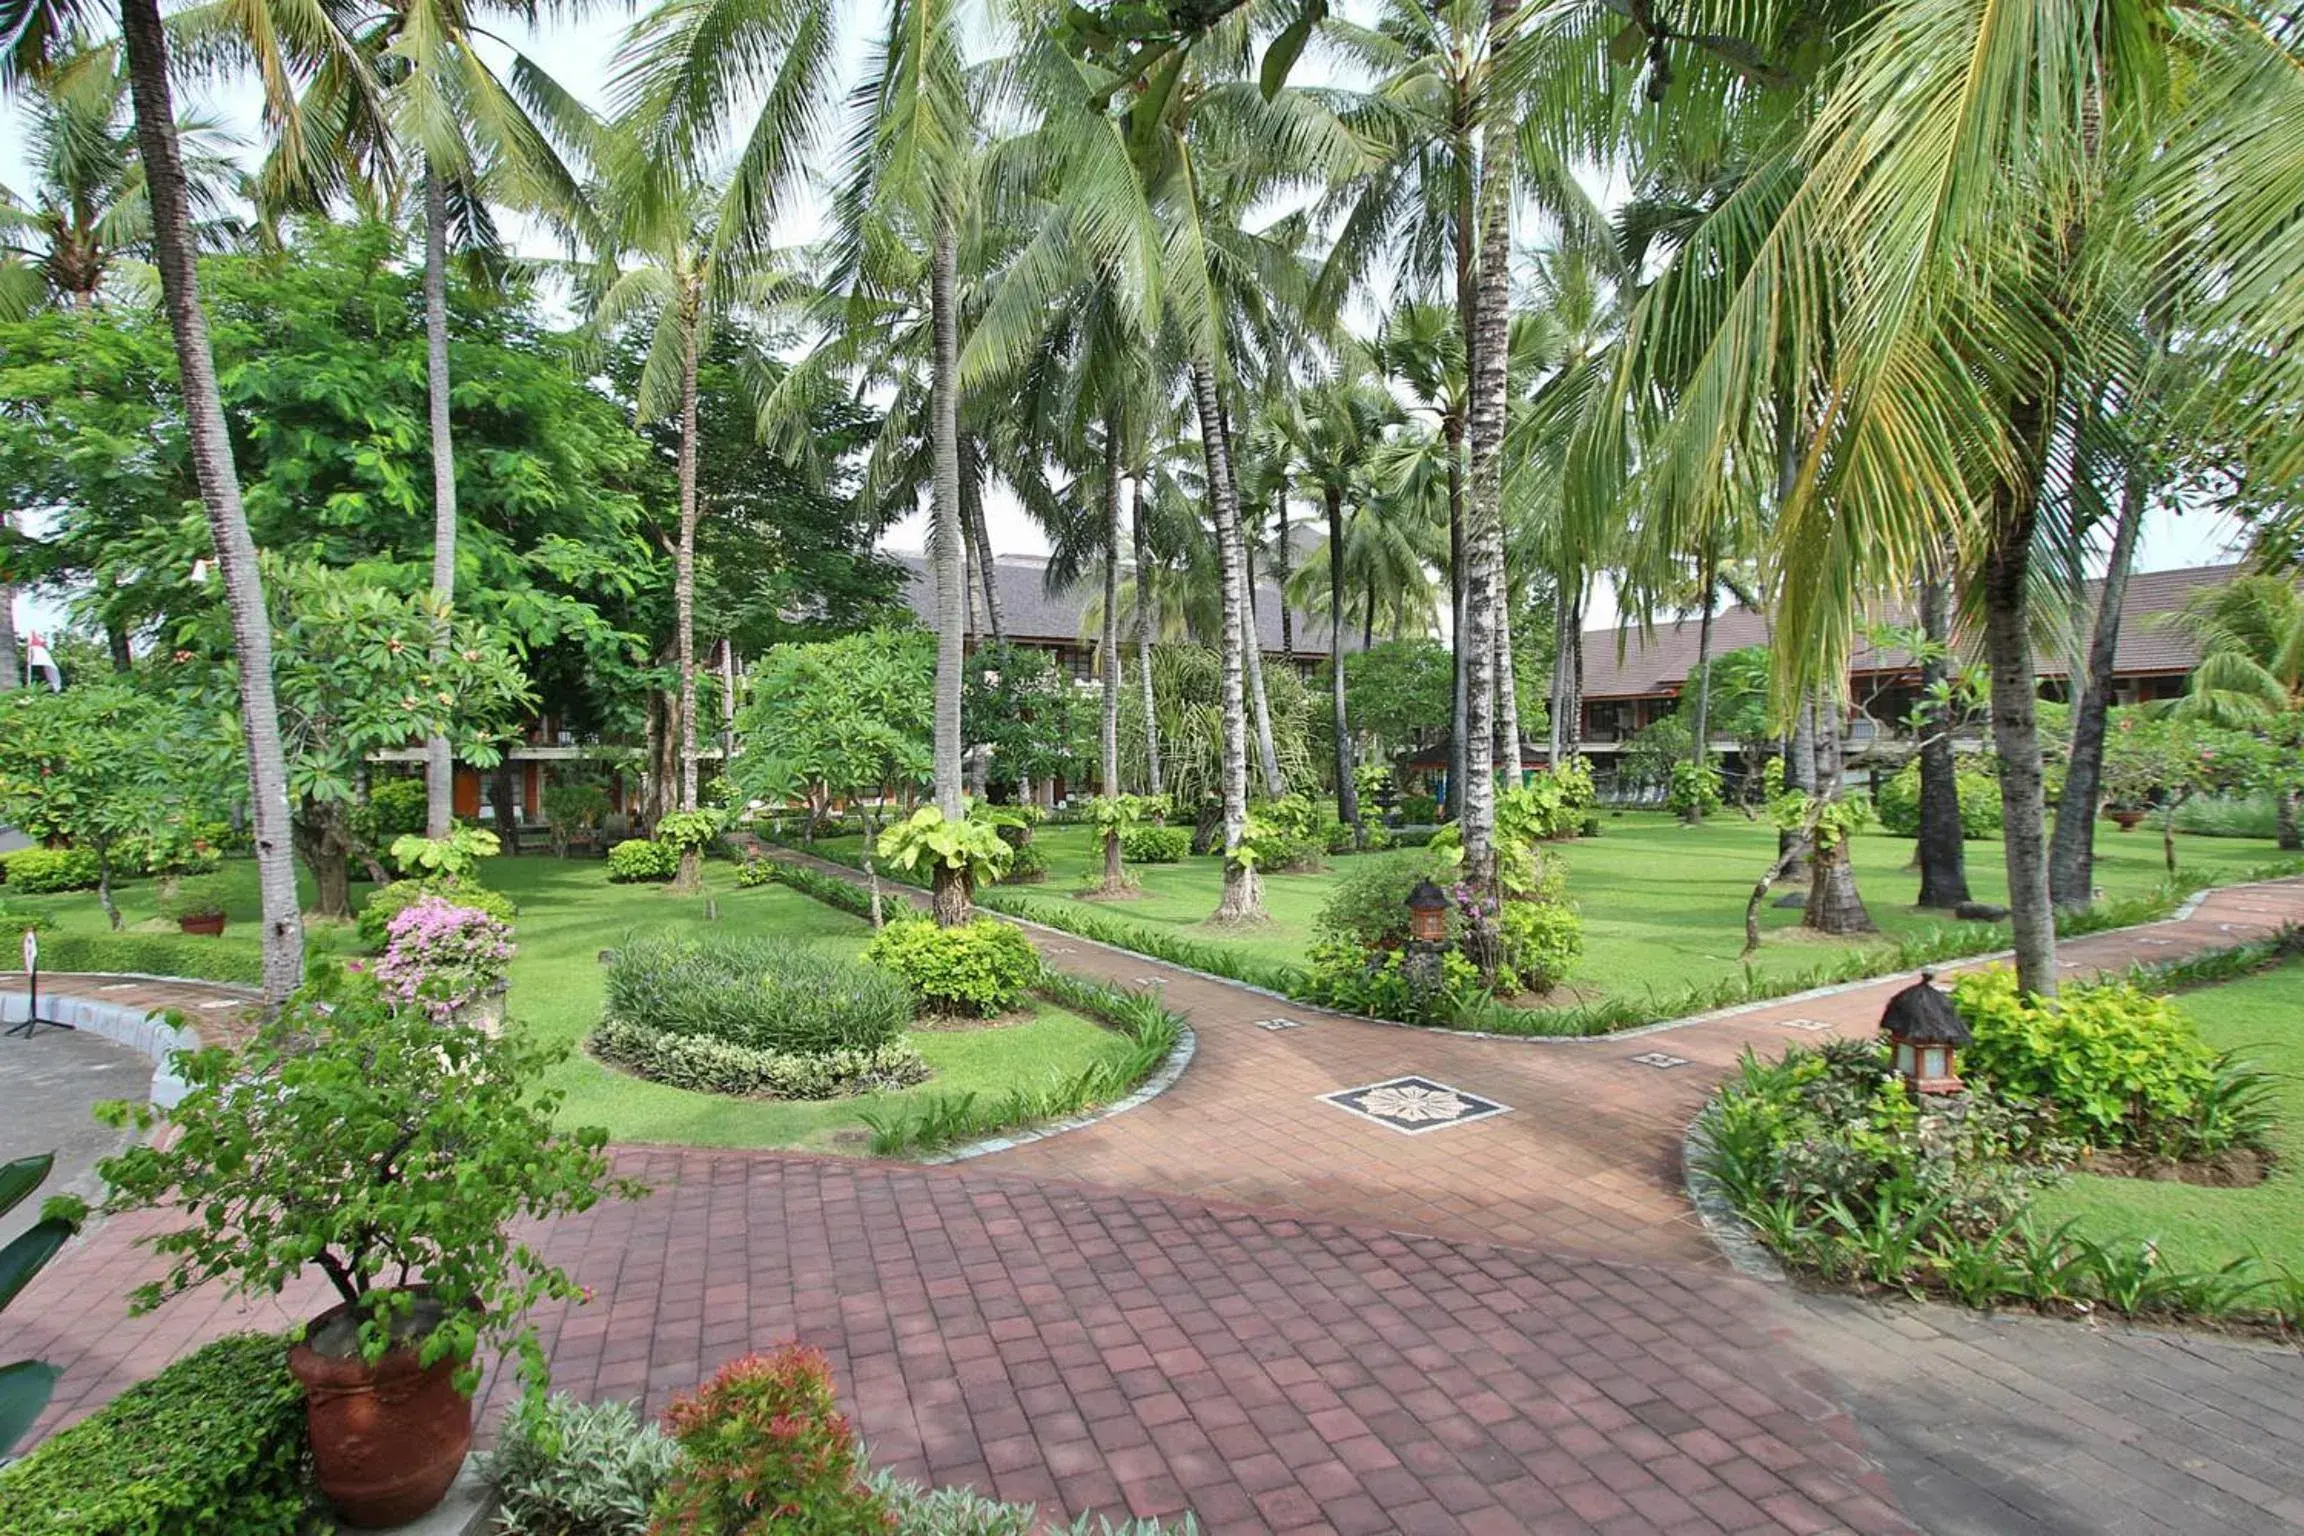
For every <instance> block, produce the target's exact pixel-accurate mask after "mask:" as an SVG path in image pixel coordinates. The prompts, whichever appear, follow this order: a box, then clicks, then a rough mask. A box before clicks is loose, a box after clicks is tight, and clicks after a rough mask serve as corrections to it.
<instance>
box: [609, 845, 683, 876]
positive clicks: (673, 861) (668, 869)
mask: <svg viewBox="0 0 2304 1536" xmlns="http://www.w3.org/2000/svg"><path fill="white" fill-rule="evenodd" d="M679 872H680V850H679V849H677V848H674V847H673V846H672V845H671V844H669V843H657V842H650V841H649V840H648V839H647V838H644V837H628V838H626V839H624V841H622V842H620V843H618V844H617V845H616V846H615V847H613V848H611V849H609V850H608V879H609V881H610V883H612V884H616V885H630V884H635V883H638V882H641V881H646V880H669V879H671V878H672V877H673V876H674V875H676V874H678V873H679Z"/></svg>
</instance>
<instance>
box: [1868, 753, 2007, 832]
mask: <svg viewBox="0 0 2304 1536" xmlns="http://www.w3.org/2000/svg"><path fill="white" fill-rule="evenodd" d="M1953 784H1954V786H1955V787H1956V788H1957V790H1958V792H1959V795H1960V835H1961V836H1962V837H1964V838H1970V839H1974V838H1985V837H1998V836H1999V835H2000V781H1999V780H1998V779H1996V778H1994V777H1992V775H1990V774H1988V773H1983V772H1980V771H1978V770H1976V769H1973V768H1968V767H1965V766H1963V767H1961V768H1960V769H1959V770H1958V772H1957V773H1955V775H1954V776H1953ZM1872 810H1873V813H1874V814H1875V815H1877V816H1878V817H1879V818H1880V828H1881V830H1882V831H1884V832H1892V833H1894V834H1895V835H1896V836H1898V837H1918V836H1919V835H1920V764H1919V761H1918V760H1917V759H1915V760H1913V761H1912V762H1909V763H1906V764H1905V765H1904V766H1903V767H1902V768H1900V769H1898V770H1897V771H1896V773H1895V775H1894V776H1893V777H1892V778H1890V779H1889V780H1888V782H1887V783H1885V784H1882V785H1881V786H1880V793H1879V794H1877V795H1875V796H1874V797H1873V800H1872Z"/></svg>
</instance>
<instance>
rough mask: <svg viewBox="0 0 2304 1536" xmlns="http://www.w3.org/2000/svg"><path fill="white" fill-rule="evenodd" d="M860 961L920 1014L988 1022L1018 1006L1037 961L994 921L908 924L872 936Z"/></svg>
mask: <svg viewBox="0 0 2304 1536" xmlns="http://www.w3.org/2000/svg"><path fill="white" fill-rule="evenodd" d="M864 958H865V959H867V960H870V961H871V962H872V963H873V964H875V965H879V966H883V967H885V968H886V969H887V970H888V971H889V972H891V973H892V974H894V975H895V976H896V977H897V978H898V979H900V980H901V981H902V982H903V983H904V985H905V987H906V988H907V989H908V990H909V991H910V992H911V994H912V998H913V1001H914V1003H915V1005H916V1006H917V1008H918V1009H919V1011H920V1012H922V1013H926V1014H948V1015H960V1016H964V1017H978V1018H988V1017H991V1016H993V1015H996V1014H1001V1013H1005V1012H1007V1011H1008V1010H1009V1009H1011V1008H1013V1007H1015V1006H1016V1005H1017V1004H1018V1003H1019V1002H1021V1001H1022V1000H1023V997H1024V992H1025V989H1026V988H1028V987H1030V986H1031V985H1032V984H1033V983H1034V982H1035V981H1037V980H1038V979H1039V977H1040V957H1039V955H1038V954H1037V953H1036V952H1035V951H1034V950H1033V948H1032V942H1031V940H1029V939H1027V938H1025V937H1024V934H1023V932H1022V930H1020V929H1018V928H1017V927H1015V926H1014V925H1013V924H1010V923H1003V922H1001V921H999V920H998V919H996V918H989V917H980V918H976V919H974V920H973V921H970V922H966V923H959V924H949V925H948V924H941V923H929V922H924V921H921V920H919V919H916V918H908V919H905V920H902V921H898V922H892V923H890V924H888V926H886V927H885V928H882V929H881V930H880V931H879V932H878V933H877V934H875V935H873V937H872V942H871V944H870V945H869V946H868V947H867V948H866V949H865V951H864Z"/></svg>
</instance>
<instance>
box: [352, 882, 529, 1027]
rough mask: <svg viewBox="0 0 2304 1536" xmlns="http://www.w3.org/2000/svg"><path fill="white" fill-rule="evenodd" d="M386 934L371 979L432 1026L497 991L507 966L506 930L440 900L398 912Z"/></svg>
mask: <svg viewBox="0 0 2304 1536" xmlns="http://www.w3.org/2000/svg"><path fill="white" fill-rule="evenodd" d="M386 934H387V935H388V938H389V942H388V944H387V945H386V947H385V950H384V958H383V959H382V960H380V961H378V962H377V965H376V979H377V980H378V981H380V982H382V983H383V984H384V990H385V991H386V992H387V993H389V994H390V995H391V996H392V997H393V998H394V999H395V1000H397V1001H398V1002H400V1003H401V1004H403V1005H411V1006H415V1007H420V1008H422V1009H423V1010H424V1012H425V1013H427V1014H428V1015H430V1016H431V1017H432V1018H433V1019H434V1020H435V1021H445V1020H448V1019H452V1018H454V1017H455V1016H456V1014H457V1011H458V1010H459V1009H462V1008H465V1007H468V1006H470V1005H471V1004H472V1003H474V1002H477V1001H478V1000H479V999H480V998H482V997H484V996H486V995H487V994H489V993H490V992H493V991H496V990H497V989H498V988H500V987H502V986H503V985H504V975H505V971H506V969H507V968H508V967H509V966H510V965H511V963H512V925H511V924H509V923H507V922H504V921H503V920H501V919H500V918H496V917H492V916H490V915H489V914H488V913H486V912H484V911H482V910H481V909H479V908H478V907H466V906H459V905H457V904H455V903H454V902H451V901H449V900H447V899H446V898H444V897H440V896H430V895H428V896H426V897H425V898H424V899H423V900H421V901H418V902H414V903H411V904H410V905H408V906H405V907H402V908H401V909H400V911H399V913H398V914H397V915H396V916H394V917H393V919H392V922H391V924H390V926H389V927H388V928H387V929H386Z"/></svg>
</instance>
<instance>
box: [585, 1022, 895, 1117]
mask: <svg viewBox="0 0 2304 1536" xmlns="http://www.w3.org/2000/svg"><path fill="white" fill-rule="evenodd" d="M587 1043H588V1044H589V1045H590V1046H591V1048H592V1054H593V1055H595V1056H597V1057H599V1058H600V1059H601V1060H602V1061H607V1062H613V1063H614V1064H616V1065H617V1066H620V1067H622V1068H624V1069H625V1070H626V1071H628V1072H631V1073H632V1074H634V1075H635V1076H638V1077H645V1078H647V1079H648V1080H649V1081H650V1082H657V1083H668V1084H670V1085H671V1086H672V1087H674V1088H686V1089H688V1090H690V1091H691V1092H694V1093H724V1094H727V1095H729V1096H730V1097H732V1098H763V1099H838V1098H846V1097H848V1096H849V1095H851V1094H858V1093H878V1092H880V1091H882V1090H883V1089H890V1088H908V1087H910V1086H911V1085H912V1084H914V1083H919V1082H925V1081H927V1079H928V1063H927V1061H926V1060H925V1059H924V1058H923V1057H922V1056H921V1054H920V1051H919V1048H918V1047H917V1046H915V1045H913V1044H912V1043H911V1042H910V1041H909V1040H891V1041H889V1042H887V1043H886V1044H884V1045H876V1046H870V1047H860V1048H858V1049H854V1050H847V1049H842V1050H832V1051H809V1052H794V1051H769V1050H762V1049H760V1048H759V1047H757V1046H750V1045H739V1044H736V1043H735V1042H733V1041H729V1040H721V1039H718V1038H716V1037H714V1036H711V1035H686V1034H679V1033H676V1032H673V1031H670V1030H662V1029H653V1028H651V1027H649V1026H648V1025H645V1024H633V1023H629V1022H627V1021H625V1020H623V1019H615V1018H610V1019H603V1020H602V1021H601V1022H600V1024H599V1026H598V1027H597V1028H595V1029H594V1030H593V1031H592V1036H591V1039H590V1040H589V1042H587Z"/></svg>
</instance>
